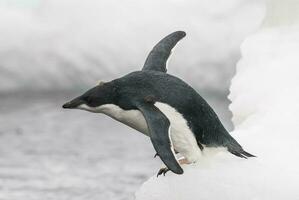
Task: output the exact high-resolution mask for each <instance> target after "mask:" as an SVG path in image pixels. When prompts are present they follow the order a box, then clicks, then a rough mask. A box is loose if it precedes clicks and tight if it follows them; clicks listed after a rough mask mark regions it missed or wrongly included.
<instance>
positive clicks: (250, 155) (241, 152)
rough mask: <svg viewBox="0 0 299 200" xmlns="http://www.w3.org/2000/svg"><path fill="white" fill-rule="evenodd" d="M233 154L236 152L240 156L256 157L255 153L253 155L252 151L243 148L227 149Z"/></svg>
mask: <svg viewBox="0 0 299 200" xmlns="http://www.w3.org/2000/svg"><path fill="white" fill-rule="evenodd" d="M227 150H228V151H229V152H230V153H231V154H234V155H235V156H238V157H240V158H245V159H247V158H248V157H256V156H255V155H252V154H251V153H248V152H247V151H244V150H243V149H242V148H241V150H238V151H236V150H233V149H230V148H228V149H227Z"/></svg>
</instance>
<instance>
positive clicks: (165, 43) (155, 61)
mask: <svg viewBox="0 0 299 200" xmlns="http://www.w3.org/2000/svg"><path fill="white" fill-rule="evenodd" d="M185 36H186V33H185V32H184V31H176V32H173V33H171V34H169V35H168V36H166V37H165V38H163V39H162V40H161V41H160V42H159V43H158V44H156V46H154V48H153V49H152V51H151V52H150V53H149V55H148V56H147V58H146V61H145V63H144V65H143V68H142V70H154V71H160V72H166V71H167V69H166V63H167V60H168V57H169V56H170V54H171V50H172V48H173V47H174V46H175V45H176V44H177V43H178V41H180V40H181V39H182V38H183V37H185Z"/></svg>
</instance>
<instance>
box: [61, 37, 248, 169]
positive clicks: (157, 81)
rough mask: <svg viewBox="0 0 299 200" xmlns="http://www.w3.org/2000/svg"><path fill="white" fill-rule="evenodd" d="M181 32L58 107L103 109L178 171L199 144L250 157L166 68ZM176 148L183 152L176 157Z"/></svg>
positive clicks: (197, 155) (192, 159)
mask: <svg viewBox="0 0 299 200" xmlns="http://www.w3.org/2000/svg"><path fill="white" fill-rule="evenodd" d="M185 35H186V33H185V32H183V31H177V32H174V33H171V34H170V35H168V36H166V37H165V38H164V39H162V40H161V41H160V42H159V43H158V44H157V45H156V46H155V47H154V48H153V49H152V51H151V52H150V53H149V55H148V57H147V59H146V61H145V64H144V66H143V68H142V70H141V71H135V72H132V73H129V74H127V75H125V76H123V77H121V78H118V79H115V80H112V81H110V82H100V83H99V84H98V85H97V86H95V87H94V88H92V89H90V90H88V91H87V92H86V93H84V94H83V95H81V96H79V97H77V98H75V99H73V100H72V101H70V102H68V103H66V104H64V105H63V108H70V109H82V110H87V111H90V112H96V113H103V114H106V115H108V116H110V117H112V118H113V119H115V120H117V121H119V122H122V123H124V124H126V125H128V126H130V127H132V128H134V129H136V130H138V131H140V132H141V133H144V134H145V135H147V136H149V137H150V139H151V142H152V144H153V146H154V148H155V150H156V152H157V154H156V155H158V156H159V157H160V158H161V160H162V161H163V162H164V164H165V165H166V167H165V168H162V169H160V170H159V172H158V175H161V174H164V175H165V173H166V172H167V171H168V170H171V171H172V172H174V173H176V174H183V172H184V171H183V169H182V168H181V165H182V164H190V163H194V162H197V161H200V158H201V155H202V150H203V149H204V148H209V147H224V149H227V151H228V152H230V153H232V154H234V155H236V156H238V157H241V158H247V157H254V156H253V155H252V154H250V153H248V152H246V151H244V149H243V148H242V147H241V145H240V144H239V143H238V142H237V141H236V140H235V139H234V138H233V137H232V136H231V135H230V134H229V133H228V132H227V131H226V130H225V128H224V127H223V125H222V123H221V122H220V120H219V119H218V117H217V115H216V113H215V112H214V111H213V109H212V108H211V107H210V106H209V104H208V103H207V102H206V101H205V100H204V99H203V98H202V97H201V96H200V95H199V94H198V93H197V92H196V91H195V90H194V89H193V88H192V87H191V86H189V85H188V84H187V83H185V82H184V81H182V80H181V79H179V78H177V77H175V76H172V75H170V74H167V73H166V71H167V68H166V64H167V59H168V57H169V56H170V54H171V50H172V48H173V47H174V46H175V45H176V43H177V42H178V41H179V40H181V39H182V38H183V37H185ZM176 153H180V155H181V156H183V157H182V158H181V159H177V158H176Z"/></svg>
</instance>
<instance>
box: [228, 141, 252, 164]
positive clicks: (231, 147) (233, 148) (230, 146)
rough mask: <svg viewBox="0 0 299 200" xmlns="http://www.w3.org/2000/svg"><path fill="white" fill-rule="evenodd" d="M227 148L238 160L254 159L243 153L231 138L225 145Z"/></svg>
mask: <svg viewBox="0 0 299 200" xmlns="http://www.w3.org/2000/svg"><path fill="white" fill-rule="evenodd" d="M225 146H226V147H227V150H228V151H229V152H230V153H231V154H233V155H235V156H238V157H240V158H245V159H247V158H249V157H256V156H255V155H253V154H251V153H248V152H247V151H245V150H244V149H243V148H242V146H241V145H240V144H239V143H238V142H237V141H236V140H235V139H234V138H232V137H230V142H229V143H228V144H226V145H225Z"/></svg>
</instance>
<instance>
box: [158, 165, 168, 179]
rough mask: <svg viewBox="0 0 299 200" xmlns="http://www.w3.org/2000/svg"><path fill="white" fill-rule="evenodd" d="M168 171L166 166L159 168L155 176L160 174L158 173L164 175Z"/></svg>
mask: <svg viewBox="0 0 299 200" xmlns="http://www.w3.org/2000/svg"><path fill="white" fill-rule="evenodd" d="M168 171H169V169H168V168H167V167H163V168H161V169H160V170H159V171H158V173H157V177H158V176H160V175H162V174H163V176H165V174H166V173H167V172H168Z"/></svg>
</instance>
